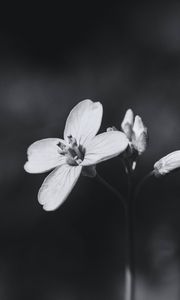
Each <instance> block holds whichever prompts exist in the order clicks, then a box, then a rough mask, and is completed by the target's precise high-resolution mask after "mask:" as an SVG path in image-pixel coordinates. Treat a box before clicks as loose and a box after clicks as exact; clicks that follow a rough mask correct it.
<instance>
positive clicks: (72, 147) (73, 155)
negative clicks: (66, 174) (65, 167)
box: [58, 135, 85, 166]
mask: <svg viewBox="0 0 180 300" xmlns="http://www.w3.org/2000/svg"><path fill="white" fill-rule="evenodd" d="M58 146H59V148H60V151H59V152H60V154H61V155H64V156H66V158H67V163H68V164H69V165H71V166H78V165H80V164H81V162H82V161H83V159H84V154H85V149H84V148H83V147H82V146H81V145H79V146H78V144H77V141H76V139H75V138H74V137H73V136H72V135H69V136H68V144H67V145H65V144H63V143H61V142H59V144H58Z"/></svg>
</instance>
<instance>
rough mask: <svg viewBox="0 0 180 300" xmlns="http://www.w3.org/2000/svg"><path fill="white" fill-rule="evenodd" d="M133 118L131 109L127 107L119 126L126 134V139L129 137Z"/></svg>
mask: <svg viewBox="0 0 180 300" xmlns="http://www.w3.org/2000/svg"><path fill="white" fill-rule="evenodd" d="M133 120H134V113H133V111H132V109H128V110H127V111H126V114H125V116H124V119H123V121H122V123H121V128H122V130H123V131H124V133H125V134H126V136H127V138H128V139H131V136H132V127H133Z"/></svg>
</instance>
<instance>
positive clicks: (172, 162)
mask: <svg viewBox="0 0 180 300" xmlns="http://www.w3.org/2000/svg"><path fill="white" fill-rule="evenodd" d="M177 168H180V150H177V151H174V152H171V153H169V154H168V155H166V156H164V157H162V158H161V159H160V160H158V161H157V162H156V163H155V164H154V175H155V176H156V177H158V176H161V175H165V174H167V173H169V172H171V171H173V170H175V169H177Z"/></svg>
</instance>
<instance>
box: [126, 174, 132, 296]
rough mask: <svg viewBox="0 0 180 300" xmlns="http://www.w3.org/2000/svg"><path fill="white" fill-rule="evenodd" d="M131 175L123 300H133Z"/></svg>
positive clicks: (129, 175)
mask: <svg viewBox="0 0 180 300" xmlns="http://www.w3.org/2000/svg"><path fill="white" fill-rule="evenodd" d="M132 188H133V187H132V174H131V171H129V172H128V197H127V206H126V211H125V213H126V215H125V219H126V239H127V261H126V270H125V300H133V299H134V256H133V253H134V237H133V193H132V192H133V189H132Z"/></svg>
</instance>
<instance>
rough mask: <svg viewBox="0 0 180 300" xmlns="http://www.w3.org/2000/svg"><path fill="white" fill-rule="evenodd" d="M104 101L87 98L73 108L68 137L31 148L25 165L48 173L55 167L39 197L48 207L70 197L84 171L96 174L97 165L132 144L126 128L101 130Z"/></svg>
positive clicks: (52, 208)
mask: <svg viewBox="0 0 180 300" xmlns="http://www.w3.org/2000/svg"><path fill="white" fill-rule="evenodd" d="M102 114H103V108H102V105H101V103H100V102H92V101H91V100H84V101H81V102H79V103H78V104H77V105H76V106H75V107H74V108H73V109H72V110H71V112H70V114H69V116H68V118H67V121H66V125H65V130H64V139H59V138H49V139H43V140H40V141H37V142H35V143H33V144H32V145H31V146H30V147H29V148H28V151H27V154H28V161H27V162H26V164H25V166H24V169H25V170H26V171H27V172H29V173H44V172H47V171H50V170H52V169H54V171H52V172H51V173H50V174H49V175H48V176H47V177H46V179H45V180H44V182H43V184H42V186H41V188H40V190H39V193H38V201H39V203H40V204H42V205H43V208H44V209H45V210H47V211H50V210H55V209H56V208H58V207H59V206H60V205H61V204H62V203H63V202H64V201H65V200H66V198H67V197H68V195H69V194H70V192H71V190H72V189H73V187H74V185H75V184H76V182H77V180H78V178H79V176H80V174H81V171H82V173H83V174H85V175H87V176H94V175H95V172H96V171H95V165H96V164H98V163H100V162H102V161H105V160H107V159H110V158H112V157H114V156H117V155H119V154H120V153H121V152H123V151H124V150H125V149H126V148H127V146H128V139H127V137H126V135H125V134H124V133H123V132H120V131H110V132H104V133H101V134H98V135H96V134H97V132H98V130H99V128H100V125H101V121H102Z"/></svg>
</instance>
